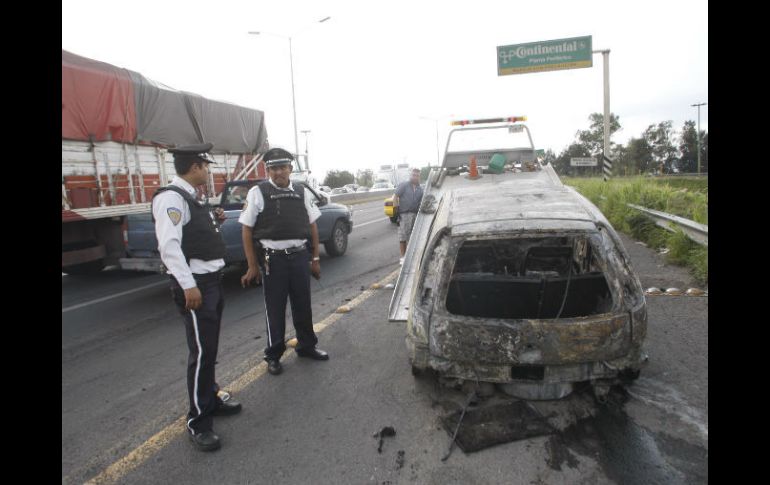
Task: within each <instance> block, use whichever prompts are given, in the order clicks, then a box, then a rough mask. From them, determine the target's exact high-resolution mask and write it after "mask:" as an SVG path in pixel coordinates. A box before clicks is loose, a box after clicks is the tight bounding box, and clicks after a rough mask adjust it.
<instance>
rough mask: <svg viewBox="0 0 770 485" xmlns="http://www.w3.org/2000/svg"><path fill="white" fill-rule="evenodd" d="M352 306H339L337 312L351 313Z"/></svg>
mask: <svg viewBox="0 0 770 485" xmlns="http://www.w3.org/2000/svg"><path fill="white" fill-rule="evenodd" d="M350 310H351V308H350V306H348V305H342V306H341V307H339V308H337V311H336V313H350Z"/></svg>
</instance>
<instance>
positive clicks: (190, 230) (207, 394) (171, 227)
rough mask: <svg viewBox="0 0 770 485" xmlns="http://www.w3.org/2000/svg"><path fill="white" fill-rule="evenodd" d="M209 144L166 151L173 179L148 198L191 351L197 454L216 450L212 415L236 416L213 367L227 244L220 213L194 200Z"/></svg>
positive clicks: (205, 172)
mask: <svg viewBox="0 0 770 485" xmlns="http://www.w3.org/2000/svg"><path fill="white" fill-rule="evenodd" d="M212 148H213V145H212V144H211V143H205V144H202V145H192V146H187V147H180V148H176V149H170V150H169V152H171V153H173V154H174V168H175V169H176V173H177V175H176V177H174V179H173V180H172V181H171V184H170V185H168V186H167V187H163V188H161V189H159V190H158V191H157V192H156V193H155V195H154V196H153V199H152V216H153V221H154V222H155V235H156V237H157V239H158V250H159V251H160V257H161V260H162V261H163V264H164V265H165V266H166V269H167V270H168V273H169V274H170V275H171V293H172V295H173V298H174V303H176V306H177V308H178V309H179V312H180V313H181V314H182V317H183V319H184V324H185V330H186V334H187V346H188V348H189V350H190V354H189V357H188V359H187V391H188V396H189V399H190V411H189V413H188V415H187V428H188V431H189V432H190V438H191V440H192V442H193V443H194V444H195V445H196V446H197V447H198V448H199V449H201V450H204V451H211V450H216V449H217V448H219V446H220V442H219V441H220V440H219V437H218V436H217V435H216V434H215V433H214V431H213V416H218V415H229V414H236V413H238V412H240V410H241V405H240V403H237V402H235V401H234V400H231V399H229V394H227V393H223V394H222V396H224V398H225V399H224V400H223V399H222V398H221V397H220V395H219V386H218V385H217V383H216V379H215V372H214V364H215V362H216V360H217V347H218V346H219V326H220V321H221V319H222V310H223V308H224V298H223V295H222V268H223V267H224V266H225V261H224V257H225V244H224V240H223V239H222V234H221V233H220V232H219V221H218V220H217V219H222V218H223V216H224V213H223V212H222V211H221V209H219V210H218V212H217V216H218V217H216V218H215V216H214V212H212V210H211V207H210V206H209V205H208V203H207V202H205V203H204V202H203V201H200V200H198V199H197V198H196V191H195V187H196V186H199V185H203V184H205V183H206V181H207V180H208V178H209V169H208V165H209V163H214V161H213V160H211V159H209V158H208V157H207V155H206V154H207V153H208V152H209V151H210V150H211V149H212Z"/></svg>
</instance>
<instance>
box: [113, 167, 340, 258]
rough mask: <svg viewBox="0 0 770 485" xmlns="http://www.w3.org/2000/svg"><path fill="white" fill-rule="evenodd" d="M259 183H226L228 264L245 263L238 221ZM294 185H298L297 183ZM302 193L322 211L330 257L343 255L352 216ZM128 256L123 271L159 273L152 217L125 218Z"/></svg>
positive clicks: (322, 232) (321, 230) (320, 223)
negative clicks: (247, 195)
mask: <svg viewBox="0 0 770 485" xmlns="http://www.w3.org/2000/svg"><path fill="white" fill-rule="evenodd" d="M258 182H260V180H236V181H231V182H227V184H226V185H225V187H224V189H223V190H222V196H221V199H220V202H219V204H217V205H215V206H214V207H222V208H223V209H224V210H225V215H226V217H227V218H226V220H225V221H224V222H223V223H222V226H221V231H222V237H223V238H224V240H225V246H226V247H227V254H226V256H225V263H227V265H232V264H241V263H245V262H246V255H245V254H244V252H243V241H242V239H241V227H242V226H241V224H240V223H239V222H238V218H239V217H240V215H241V211H242V209H243V203H244V202H245V201H246V194H247V193H248V192H249V189H251V188H252V187H253V186H254V185H256V184H257V183H258ZM293 183H297V182H296V181H295V182H293ZM302 185H304V186H305V190H309V191H310V193H311V194H312V195H313V196H314V197H315V198H316V204H317V206H318V208H319V209H320V210H321V217H319V218H318V220H317V221H316V223H317V225H318V237H319V240H320V242H321V243H322V244H323V245H324V249H325V250H326V254H328V255H329V256H342V255H343V254H345V251H346V250H347V248H348V234H350V232H351V231H352V230H353V215H352V212H351V210H350V209H349V208H348V207H347V206H344V205H342V204H334V203H330V202H329V199H328V197H327V196H326V195H324V194H321V193H319V192H317V191H315V190H313V189H311V188H310V187H308V186H307V184H304V183H303V184H302ZM126 253H127V255H128V257H126V258H122V259H121V260H120V267H121V268H122V269H126V270H138V271H162V265H161V261H160V255H159V253H158V241H157V239H156V238H155V226H154V224H153V223H152V215H151V214H150V213H145V214H133V215H129V216H128V234H127V243H126Z"/></svg>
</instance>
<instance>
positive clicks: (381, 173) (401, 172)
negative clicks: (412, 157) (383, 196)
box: [374, 163, 411, 187]
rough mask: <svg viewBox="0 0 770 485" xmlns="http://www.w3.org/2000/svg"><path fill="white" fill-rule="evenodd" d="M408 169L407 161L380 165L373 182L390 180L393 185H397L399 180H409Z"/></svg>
mask: <svg viewBox="0 0 770 485" xmlns="http://www.w3.org/2000/svg"><path fill="white" fill-rule="evenodd" d="M410 170H411V168H410V167H409V164H408V163H398V164H395V165H392V164H387V165H380V168H379V170H378V171H377V174H376V176H375V180H374V183H377V182H390V183H391V184H393V186H395V187H398V184H400V183H401V182H406V181H407V180H409V172H410Z"/></svg>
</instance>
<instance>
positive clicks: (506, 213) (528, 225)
mask: <svg viewBox="0 0 770 485" xmlns="http://www.w3.org/2000/svg"><path fill="white" fill-rule="evenodd" d="M442 185H443V187H442V188H441V189H440V193H439V194H436V197H441V198H444V199H445V200H443V201H442V204H441V208H440V209H439V211H440V212H445V213H446V214H445V217H441V215H438V217H437V220H443V221H445V223H443V224H442V223H440V224H439V226H441V227H450V228H452V234H453V235H457V234H474V233H484V232H488V231H490V230H494V231H495V232H498V231H501V232H507V231H517V230H527V229H532V230H543V229H575V230H595V229H596V223H597V222H599V223H605V222H606V221H605V218H604V216H603V215H602V214H601V212H599V211H598V210H597V209H596V208H595V207H594V206H593V204H591V203H590V202H588V201H587V200H586V199H585V198H584V197H583V196H582V195H580V194H579V193H577V192H576V191H575V190H574V189H572V188H570V187H567V186H565V185H563V184H562V183H561V181H560V180H559V179H558V176H556V174H555V173H553V169H552V168H551V167H550V166H546V167H544V168H543V169H542V170H539V171H537V172H523V173H516V174H511V173H507V174H500V175H495V174H484V175H483V176H482V177H481V178H480V179H477V180H474V181H468V180H467V179H465V178H464V176H463V175H456V176H448V177H447V178H446V180H445V181H444V183H443V184H442ZM436 229H440V227H436V228H434V231H433V232H435V230H436Z"/></svg>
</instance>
